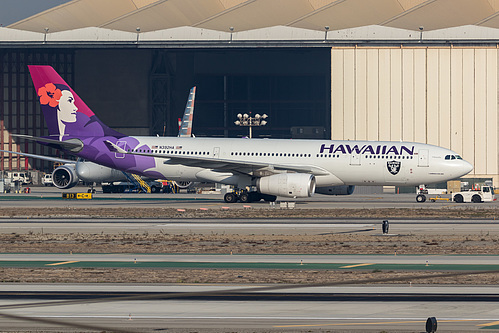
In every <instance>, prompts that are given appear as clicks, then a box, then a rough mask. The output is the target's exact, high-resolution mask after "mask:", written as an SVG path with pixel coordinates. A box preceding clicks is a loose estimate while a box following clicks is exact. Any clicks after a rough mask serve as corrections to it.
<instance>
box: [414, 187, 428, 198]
mask: <svg viewBox="0 0 499 333" xmlns="http://www.w3.org/2000/svg"><path fill="white" fill-rule="evenodd" d="M416 193H417V196H416V202H425V201H426V195H425V194H428V189H427V188H426V185H424V184H422V185H419V186H418V187H416Z"/></svg>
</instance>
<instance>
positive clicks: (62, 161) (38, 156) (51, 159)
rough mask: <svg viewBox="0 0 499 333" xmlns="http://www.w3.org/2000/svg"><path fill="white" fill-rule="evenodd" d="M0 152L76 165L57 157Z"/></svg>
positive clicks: (71, 161) (8, 151)
mask: <svg viewBox="0 0 499 333" xmlns="http://www.w3.org/2000/svg"><path fill="white" fill-rule="evenodd" d="M0 152H3V153H9V154H16V155H21V156H26V157H31V158H38V159H40V160H45V161H51V162H60V163H76V161H73V160H66V159H64V158H57V157H50V156H43V155H35V154H28V153H20V152H17V151H10V150H0Z"/></svg>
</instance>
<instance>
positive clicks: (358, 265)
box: [340, 264, 375, 268]
mask: <svg viewBox="0 0 499 333" xmlns="http://www.w3.org/2000/svg"><path fill="white" fill-rule="evenodd" d="M370 265H375V264H357V265H350V266H342V267H340V268H352V267H361V266H370Z"/></svg>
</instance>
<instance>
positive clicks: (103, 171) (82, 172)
mask: <svg viewBox="0 0 499 333" xmlns="http://www.w3.org/2000/svg"><path fill="white" fill-rule="evenodd" d="M75 170H76V174H77V176H78V178H80V179H81V180H83V181H84V182H87V183H94V182H95V183H101V182H118V181H123V182H126V181H127V178H126V176H125V174H124V173H123V172H121V171H119V170H116V169H112V168H108V167H105V166H103V165H99V164H96V163H93V162H89V161H78V163H76V168H75Z"/></svg>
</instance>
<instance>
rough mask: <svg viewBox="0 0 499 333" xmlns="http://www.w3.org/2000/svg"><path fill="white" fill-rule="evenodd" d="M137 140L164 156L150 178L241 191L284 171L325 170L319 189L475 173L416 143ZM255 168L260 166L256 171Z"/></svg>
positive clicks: (446, 152)
mask: <svg viewBox="0 0 499 333" xmlns="http://www.w3.org/2000/svg"><path fill="white" fill-rule="evenodd" d="M133 139H136V140H138V141H139V144H138V145H137V146H136V147H130V148H133V149H134V150H133V152H135V153H138V154H142V153H143V154H149V153H152V154H154V155H155V156H158V155H159V156H160V157H154V159H155V165H156V167H154V168H151V169H149V170H145V171H144V170H141V173H143V174H144V175H146V176H147V175H148V172H159V173H161V174H162V175H163V176H164V178H165V179H171V180H185V181H215V182H219V183H225V184H234V185H238V184H239V185H240V181H241V180H240V179H241V177H244V175H248V174H250V175H251V176H252V177H251V178H253V180H252V181H254V178H258V177H262V176H265V175H268V174H272V173H279V172H284V171H279V170H283V169H285V168H281V169H280V168H279V167H278V166H297V167H310V169H311V170H321V171H320V172H310V173H314V174H315V177H316V182H317V186H318V187H325V186H336V185H398V186H404V185H419V184H431V183H437V182H443V181H447V180H451V179H455V178H459V177H461V176H463V175H465V174H467V173H469V172H470V171H471V170H472V169H473V167H472V165H471V164H470V163H468V162H466V161H464V160H462V159H460V157H458V154H457V153H455V152H453V151H451V150H449V149H445V148H441V147H437V146H434V145H428V144H421V143H413V142H391V141H330V140H286V139H227V138H220V139H219V138H178V137H133ZM144 147H145V148H144ZM142 150H143V151H142ZM116 155H117V156H118V154H116ZM163 155H164V157H162V156H163ZM175 156H178V157H182V158H187V159H188V158H192V159H193V160H196V159H197V158H199V159H205V160H207V162H206V166H203V165H202V164H203V163H201V164H200V163H199V161H197V162H198V163H196V164H194V165H195V166H186V165H188V163H182V164H178V163H177V164H175V162H174V159H172V160H170V159H169V157H175ZM446 156H447V159H446ZM448 156H455V157H454V158H448ZM118 158H119V157H116V159H118ZM216 161H220V165H217V164H216V163H215V164H214V162H216ZM225 162H227V163H240V164H241V165H242V166H241V168H242V169H244V164H245V163H248V166H247V167H246V169H245V171H244V172H241V174H238V173H237V172H236V173H234V172H233V171H229V169H228V168H226V167H225V164H224V163H225ZM251 163H258V164H260V165H259V166H254V165H253V166H252V165H250V164H251ZM262 165H265V166H266V167H262ZM129 171H134V170H129ZM135 171H136V170H135ZM139 171H140V170H139ZM295 172H299V171H295ZM304 173H307V172H304ZM241 175H243V176H241ZM246 177H247V176H246Z"/></svg>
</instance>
